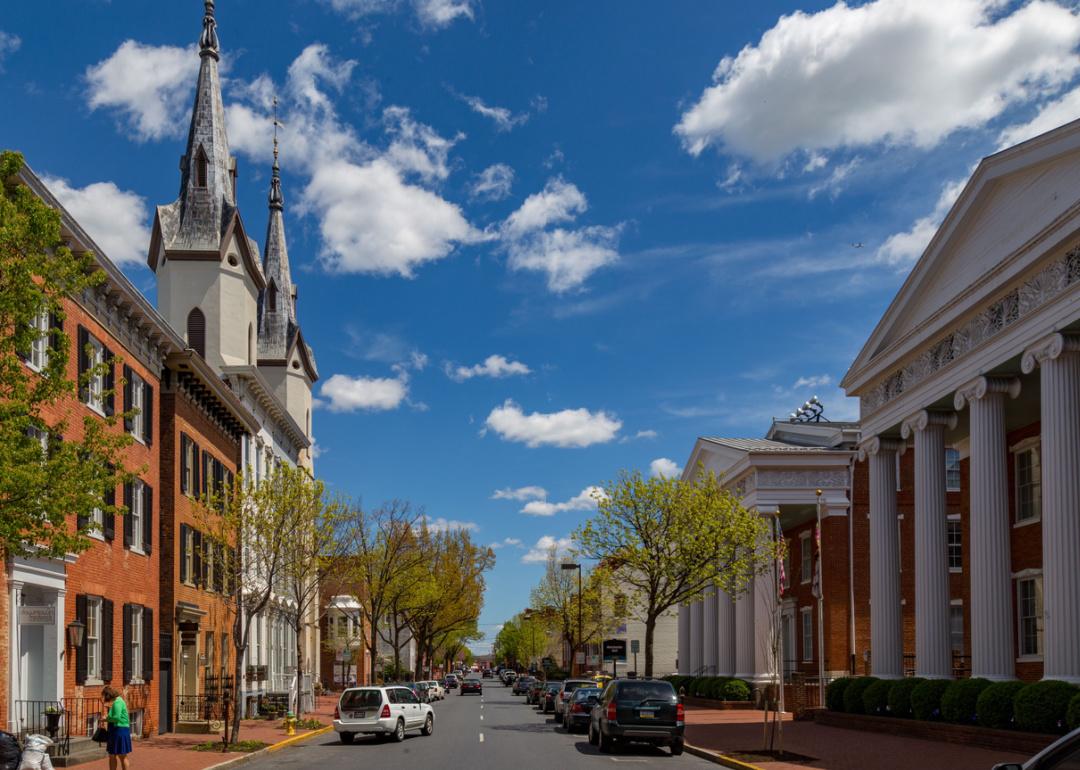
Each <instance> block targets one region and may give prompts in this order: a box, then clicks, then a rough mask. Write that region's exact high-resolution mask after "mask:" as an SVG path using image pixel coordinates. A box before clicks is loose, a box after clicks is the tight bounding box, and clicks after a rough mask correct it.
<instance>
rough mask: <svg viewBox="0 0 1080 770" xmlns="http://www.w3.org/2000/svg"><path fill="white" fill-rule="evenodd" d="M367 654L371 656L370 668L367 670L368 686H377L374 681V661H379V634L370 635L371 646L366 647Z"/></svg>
mask: <svg viewBox="0 0 1080 770" xmlns="http://www.w3.org/2000/svg"><path fill="white" fill-rule="evenodd" d="M368 653H369V654H370V656H371V661H370V663H371V668H370V669H369V670H368V684H377V682H376V681H375V661H377V660H378V659H379V634H378V633H372V635H371V644H369V645H368Z"/></svg>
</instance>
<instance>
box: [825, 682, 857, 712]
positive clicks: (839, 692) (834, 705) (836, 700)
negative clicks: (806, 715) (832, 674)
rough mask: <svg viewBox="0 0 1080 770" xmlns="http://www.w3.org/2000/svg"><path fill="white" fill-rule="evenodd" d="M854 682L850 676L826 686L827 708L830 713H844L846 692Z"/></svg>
mask: <svg viewBox="0 0 1080 770" xmlns="http://www.w3.org/2000/svg"><path fill="white" fill-rule="evenodd" d="M854 681H855V679H854V678H852V677H850V676H842V677H840V678H839V679H834V680H832V681H831V682H829V683H828V684H827V685H826V686H825V708H827V709H828V710H829V711H843V710H844V690H846V689H847V687H848V685H849V684H851V683H852V682H854Z"/></svg>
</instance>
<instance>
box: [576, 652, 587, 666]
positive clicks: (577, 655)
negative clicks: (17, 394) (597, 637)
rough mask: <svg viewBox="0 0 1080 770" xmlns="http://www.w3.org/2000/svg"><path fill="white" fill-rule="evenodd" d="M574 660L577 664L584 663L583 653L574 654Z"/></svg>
mask: <svg viewBox="0 0 1080 770" xmlns="http://www.w3.org/2000/svg"><path fill="white" fill-rule="evenodd" d="M574 659H575V660H576V661H577V662H578V663H584V662H585V653H583V652H579V653H575V655H574Z"/></svg>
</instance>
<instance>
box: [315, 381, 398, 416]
mask: <svg viewBox="0 0 1080 770" xmlns="http://www.w3.org/2000/svg"><path fill="white" fill-rule="evenodd" d="M319 395H320V396H321V397H322V398H323V399H324V400H326V401H325V403H326V405H327V408H328V409H329V410H330V411H331V412H355V411H358V410H362V411H367V412H382V411H387V410H390V409H397V408H398V407H399V406H401V403H402V402H403V401H405V399H406V398H407V397H408V395H409V385H408V381H407V380H406V379H405V378H403V377H400V376H399V377H396V378H390V377H349V376H348V375H345V374H335V375H334V376H333V377H331V378H330V379H328V380H327V381H326V382H324V383H323V385H322V388H321V389H320V391H319Z"/></svg>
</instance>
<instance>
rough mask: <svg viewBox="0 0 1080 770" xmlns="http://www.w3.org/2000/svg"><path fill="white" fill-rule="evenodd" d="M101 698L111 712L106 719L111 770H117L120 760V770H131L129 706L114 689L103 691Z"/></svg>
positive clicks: (106, 749)
mask: <svg viewBox="0 0 1080 770" xmlns="http://www.w3.org/2000/svg"><path fill="white" fill-rule="evenodd" d="M101 697H102V699H103V700H104V701H105V705H106V706H108V707H109V712H108V714H107V715H106V717H105V720H106V721H107V722H108V725H109V726H108V738H107V739H106V741H105V751H106V752H108V754H109V770H116V760H117V758H119V759H120V770H129V767H130V766H129V765H128V754H130V753H131V720H130V719H129V717H128V710H127V704H126V703H124V699H123V698H121V697H120V693H119V692H118V691H117V690H116V689H115V688H113V687H106V688H105V689H104V690H102V691H101Z"/></svg>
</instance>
